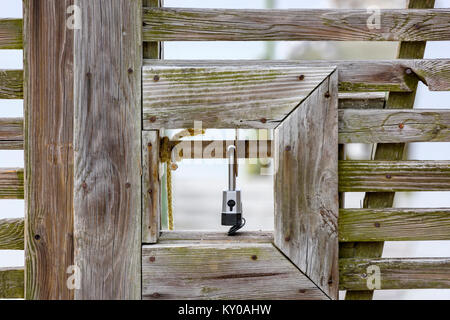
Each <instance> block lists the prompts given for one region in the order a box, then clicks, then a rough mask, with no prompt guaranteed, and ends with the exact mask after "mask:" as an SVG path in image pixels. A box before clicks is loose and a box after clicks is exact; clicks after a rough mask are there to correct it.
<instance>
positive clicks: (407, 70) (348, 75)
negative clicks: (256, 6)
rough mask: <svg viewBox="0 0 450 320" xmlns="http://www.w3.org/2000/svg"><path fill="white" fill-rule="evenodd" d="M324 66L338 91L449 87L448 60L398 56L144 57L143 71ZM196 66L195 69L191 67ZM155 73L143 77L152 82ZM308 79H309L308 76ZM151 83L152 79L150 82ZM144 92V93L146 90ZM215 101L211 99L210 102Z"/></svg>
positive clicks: (191, 73)
mask: <svg viewBox="0 0 450 320" xmlns="http://www.w3.org/2000/svg"><path fill="white" fill-rule="evenodd" d="M212 66H214V67H217V68H218V67H227V68H232V67H235V68H244V70H245V68H250V67H258V68H261V69H264V68H281V67H284V68H295V67H308V68H317V67H320V68H323V67H330V66H336V67H337V68H338V72H339V90H340V91H343V92H385V91H390V92H412V91H414V90H415V83H417V80H418V79H419V80H420V81H422V82H424V83H425V84H426V85H427V86H428V89H429V90H431V91H448V90H450V60H449V59H417V60H413V59H397V60H369V61H342V60H325V61H324V60H322V61H306V60H305V61H289V60H162V61H155V60H145V64H144V73H148V72H149V70H151V69H152V68H153V69H155V68H162V67H166V68H173V69H177V68H185V69H188V70H185V74H184V76H181V77H183V80H184V81H186V82H187V81H189V78H190V77H192V76H193V74H194V73H195V72H198V71H199V68H203V69H205V68H208V67H212ZM191 68H193V69H192V70H189V69H191ZM154 75H155V74H149V75H148V77H146V76H144V80H145V79H146V78H147V79H146V80H147V81H153V78H154ZM305 79H307V78H306V77H305ZM149 83H151V82H149ZM144 95H145V93H144ZM210 102H212V101H210Z"/></svg>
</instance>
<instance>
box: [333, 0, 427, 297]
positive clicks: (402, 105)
mask: <svg viewBox="0 0 450 320" xmlns="http://www.w3.org/2000/svg"><path fill="white" fill-rule="evenodd" d="M434 5H435V0H408V1H407V8H408V9H430V8H434ZM425 47H426V42H425V41H423V42H416V41H415V42H400V44H399V47H398V53H397V58H398V59H423V57H424V54H425ZM418 83H419V78H418V77H416V78H411V79H410V87H411V89H412V90H411V92H404V93H403V92H390V93H389V98H388V99H387V101H386V108H387V109H413V108H414V102H415V98H416V90H417V87H418ZM404 149H405V144H398V143H388V144H378V145H377V146H375V153H374V156H373V159H374V160H402V159H403V153H404ZM394 195H395V194H394V193H392V192H377V193H374V192H368V193H366V195H365V197H364V207H365V208H386V207H392V206H393V204H394ZM383 247H384V243H383V242H364V243H353V244H352V243H349V244H348V246H347V249H349V250H346V251H345V252H348V253H349V255H347V254H345V253H344V254H341V255H340V256H341V257H351V258H353V257H362V258H366V257H369V258H374V257H381V256H382V253H383ZM341 252H343V251H342V250H341ZM372 297H373V291H348V292H347V294H346V297H345V298H346V300H357V299H358V300H359V299H366V300H370V299H372Z"/></svg>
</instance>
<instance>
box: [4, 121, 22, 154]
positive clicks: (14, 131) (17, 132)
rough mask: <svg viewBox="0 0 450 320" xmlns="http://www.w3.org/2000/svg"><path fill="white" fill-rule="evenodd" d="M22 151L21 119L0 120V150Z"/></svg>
mask: <svg viewBox="0 0 450 320" xmlns="http://www.w3.org/2000/svg"><path fill="white" fill-rule="evenodd" d="M21 148H22V149H23V118H0V150H17V149H21Z"/></svg>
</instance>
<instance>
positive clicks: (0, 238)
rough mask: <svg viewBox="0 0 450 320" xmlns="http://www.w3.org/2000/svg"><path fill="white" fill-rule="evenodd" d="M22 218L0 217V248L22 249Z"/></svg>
mask: <svg viewBox="0 0 450 320" xmlns="http://www.w3.org/2000/svg"><path fill="white" fill-rule="evenodd" d="M23 228H24V219H21V218H19V219H0V250H23V248H24V246H23V238H24V234H23V232H24V231H23Z"/></svg>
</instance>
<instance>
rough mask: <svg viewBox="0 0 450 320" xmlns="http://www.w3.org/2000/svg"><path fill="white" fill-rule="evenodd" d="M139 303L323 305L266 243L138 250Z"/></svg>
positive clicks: (308, 283) (162, 246) (309, 285)
mask: <svg viewBox="0 0 450 320" xmlns="http://www.w3.org/2000/svg"><path fill="white" fill-rule="evenodd" d="M142 287H143V288H142V289H143V292H142V295H143V299H149V300H150V299H151V300H158V299H180V300H185V299H226V300H230V299H239V300H240V299H243V300H249V299H250V300H251V299H271V300H277V299H326V296H325V295H324V294H323V292H321V291H320V290H319V289H318V288H317V287H316V286H315V285H314V284H313V283H312V282H311V281H310V280H309V279H308V278H307V277H306V276H304V275H303V274H302V273H301V272H300V271H299V270H298V269H297V268H296V267H295V266H294V265H293V264H292V263H291V262H289V261H288V260H287V259H286V258H285V257H284V256H283V255H282V254H281V253H280V252H279V251H278V250H277V249H276V248H274V247H273V245H272V244H268V243H221V244H220V243H214V242H213V243H210V244H206V243H205V244H156V245H148V246H144V247H143V250H142Z"/></svg>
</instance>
